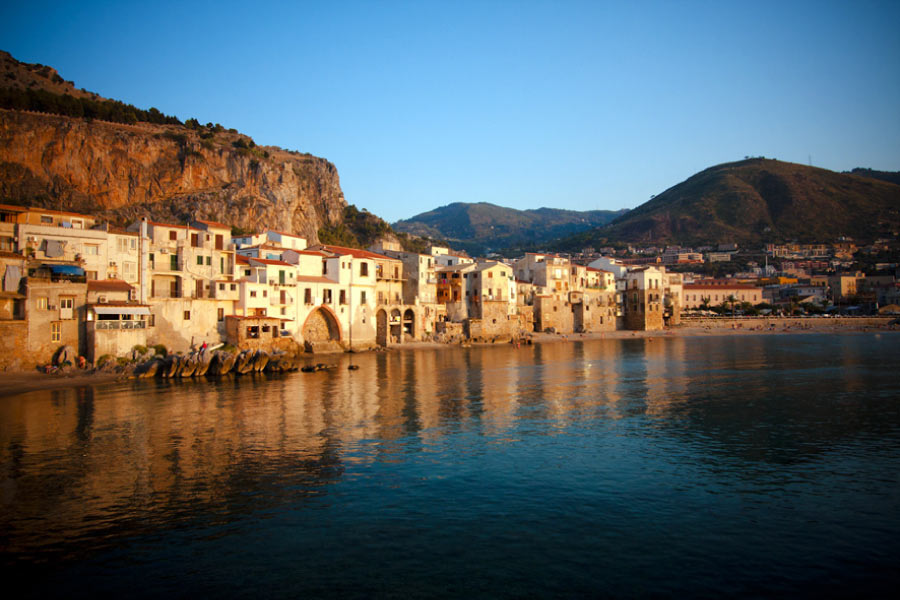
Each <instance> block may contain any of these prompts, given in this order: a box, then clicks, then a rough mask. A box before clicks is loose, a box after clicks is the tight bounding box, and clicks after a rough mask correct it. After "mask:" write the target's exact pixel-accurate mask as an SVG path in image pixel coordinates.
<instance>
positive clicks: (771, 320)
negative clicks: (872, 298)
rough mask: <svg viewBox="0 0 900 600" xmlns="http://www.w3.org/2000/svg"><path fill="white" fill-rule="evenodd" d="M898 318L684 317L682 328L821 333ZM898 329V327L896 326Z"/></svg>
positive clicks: (881, 322)
mask: <svg viewBox="0 0 900 600" xmlns="http://www.w3.org/2000/svg"><path fill="white" fill-rule="evenodd" d="M894 319H896V317H806V318H797V317H734V318H733V317H682V318H681V326H682V327H710V328H715V329H719V328H725V329H733V328H739V329H754V328H757V329H762V330H767V329H772V328H774V329H776V330H778V331H780V330H782V329H784V328H785V327H790V328H791V329H815V330H821V331H834V330H841V329H845V330H855V329H863V328H867V327H877V328H882V327H887V326H888V325H889V324H890V323H891V321H893V320H894ZM895 327H896V326H895Z"/></svg>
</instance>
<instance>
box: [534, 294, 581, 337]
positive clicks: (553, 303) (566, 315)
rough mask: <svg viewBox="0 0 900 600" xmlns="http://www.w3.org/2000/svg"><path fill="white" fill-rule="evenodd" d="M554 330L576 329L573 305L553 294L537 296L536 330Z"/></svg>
mask: <svg viewBox="0 0 900 600" xmlns="http://www.w3.org/2000/svg"><path fill="white" fill-rule="evenodd" d="M550 329H552V330H554V331H556V332H557V333H572V332H574V331H575V319H574V314H573V312H572V307H571V306H570V305H569V303H568V302H565V301H563V300H559V299H557V298H555V297H553V296H535V298H534V330H535V331H548V330H550Z"/></svg>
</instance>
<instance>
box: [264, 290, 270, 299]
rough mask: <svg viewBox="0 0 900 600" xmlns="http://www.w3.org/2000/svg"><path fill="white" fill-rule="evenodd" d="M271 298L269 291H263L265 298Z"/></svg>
mask: <svg viewBox="0 0 900 600" xmlns="http://www.w3.org/2000/svg"><path fill="white" fill-rule="evenodd" d="M268 297H269V290H263V298H268Z"/></svg>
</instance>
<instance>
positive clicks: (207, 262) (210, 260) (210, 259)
mask: <svg viewBox="0 0 900 600" xmlns="http://www.w3.org/2000/svg"><path fill="white" fill-rule="evenodd" d="M206 266H207V267H211V266H212V256H207V257H206Z"/></svg>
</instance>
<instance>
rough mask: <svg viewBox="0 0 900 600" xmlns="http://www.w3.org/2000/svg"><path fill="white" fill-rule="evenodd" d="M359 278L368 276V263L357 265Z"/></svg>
mask: <svg viewBox="0 0 900 600" xmlns="http://www.w3.org/2000/svg"><path fill="white" fill-rule="evenodd" d="M359 276H360V277H368V276H369V263H367V262H361V263H359Z"/></svg>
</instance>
